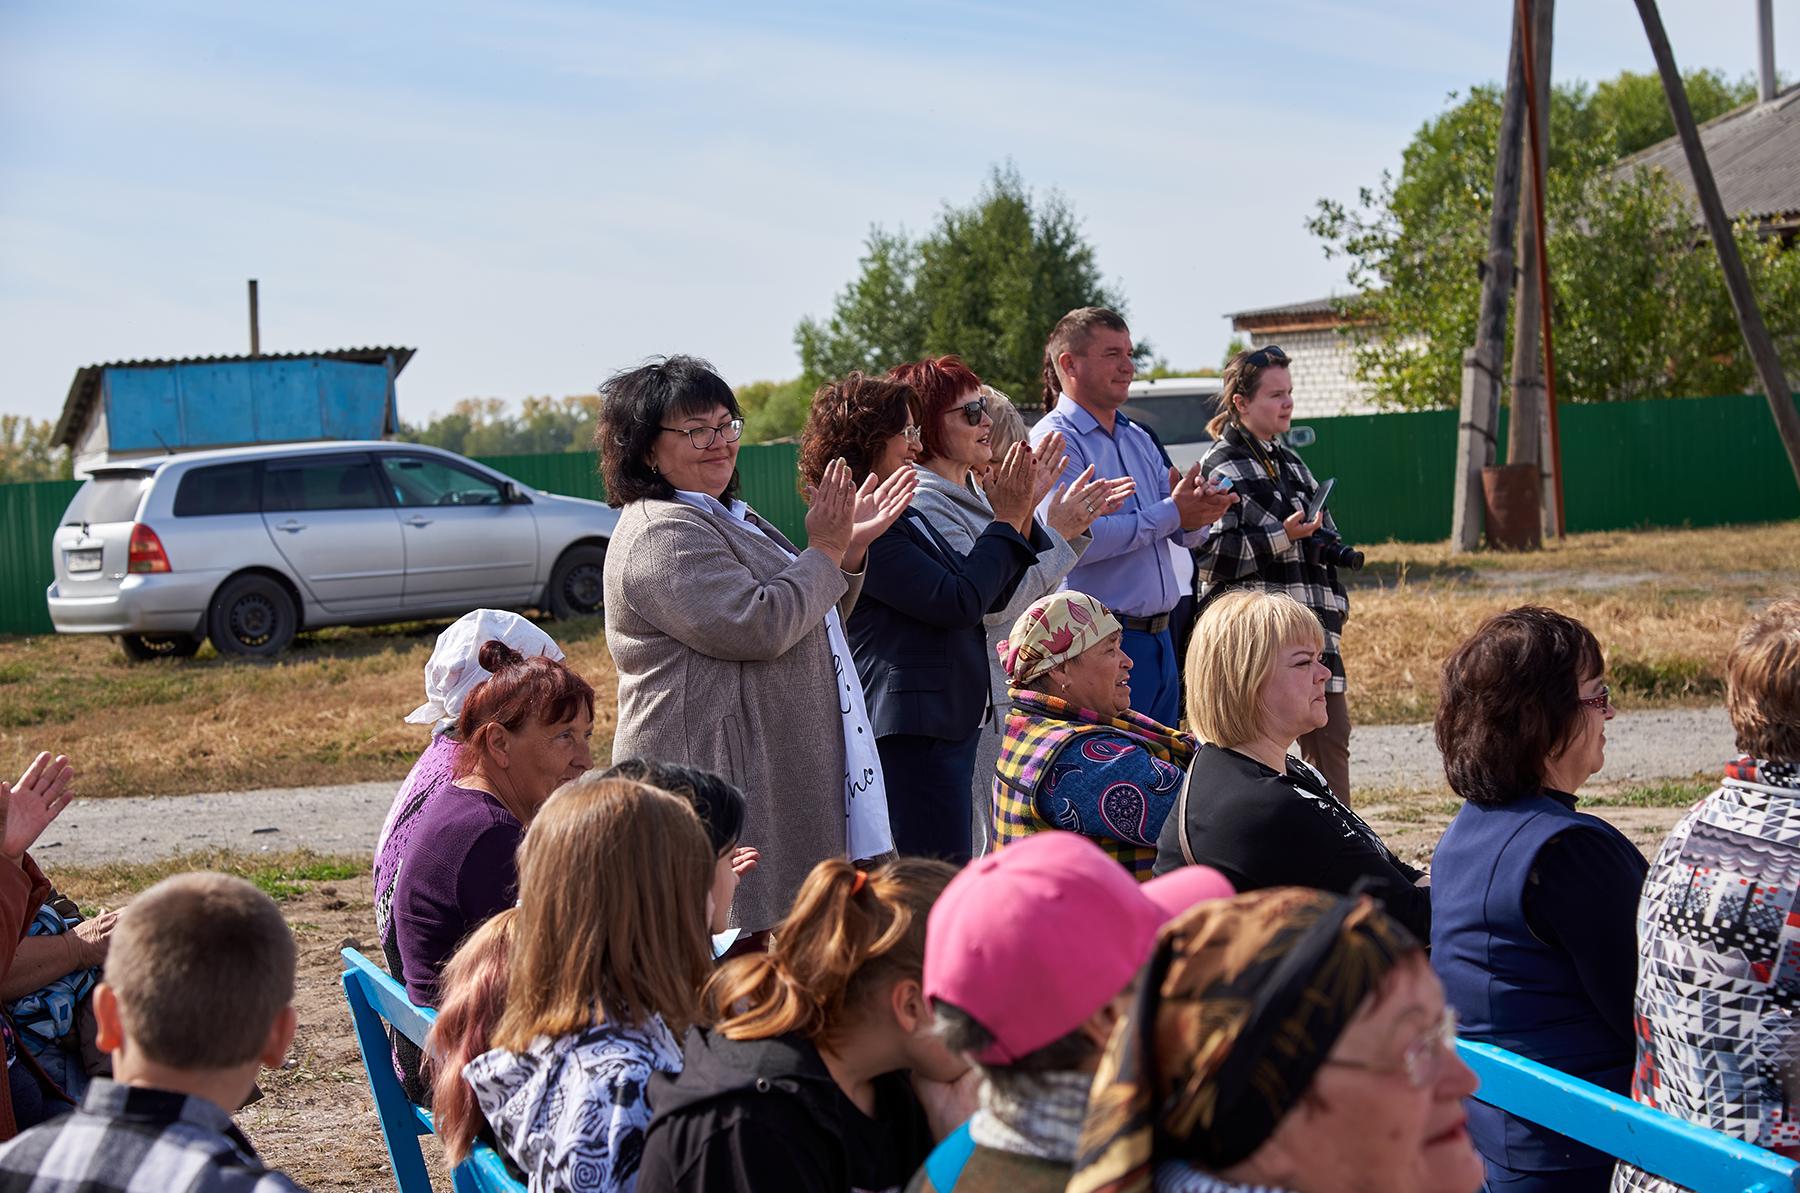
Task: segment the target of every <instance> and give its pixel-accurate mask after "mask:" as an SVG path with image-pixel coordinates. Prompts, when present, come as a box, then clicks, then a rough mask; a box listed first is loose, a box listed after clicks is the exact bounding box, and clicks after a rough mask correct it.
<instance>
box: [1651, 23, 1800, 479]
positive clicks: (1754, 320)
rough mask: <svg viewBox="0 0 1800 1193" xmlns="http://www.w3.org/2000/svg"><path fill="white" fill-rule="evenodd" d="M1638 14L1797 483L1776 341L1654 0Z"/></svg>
mask: <svg viewBox="0 0 1800 1193" xmlns="http://www.w3.org/2000/svg"><path fill="white" fill-rule="evenodd" d="M1637 9H1638V15H1639V16H1641V17H1642V18H1643V19H1644V33H1645V34H1646V35H1647V36H1648V37H1649V38H1650V52H1651V53H1652V54H1653V55H1655V57H1656V70H1657V73H1658V74H1660V75H1661V76H1662V84H1663V93H1664V94H1665V95H1666V96H1668V100H1669V115H1671V116H1673V117H1674V118H1675V132H1676V133H1677V134H1678V135H1679V136H1680V137H1681V148H1682V151H1683V152H1684V153H1686V154H1687V163H1688V172H1689V173H1690V174H1692V175H1693V176H1694V194H1695V196H1696V197H1697V198H1698V199H1699V200H1700V211H1701V214H1703V215H1704V216H1705V217H1706V230H1707V231H1708V232H1709V233H1710V234H1711V235H1712V242H1713V248H1714V249H1716V250H1718V254H1719V267H1720V269H1722V270H1723V271H1724V273H1725V289H1726V291H1727V292H1729V293H1730V295H1731V306H1732V309H1733V310H1735V311H1736V312H1737V321H1738V330H1739V331H1740V332H1742V333H1743V337H1744V343H1745V344H1746V345H1747V346H1748V347H1749V349H1750V359H1751V360H1753V361H1754V362H1755V363H1756V375H1757V377H1758V378H1760V379H1761V381H1762V387H1763V393H1764V394H1766V395H1768V399H1769V409H1770V411H1771V412H1773V413H1774V415H1775V430H1776V432H1777V433H1778V434H1779V435H1780V436H1781V443H1782V446H1783V447H1785V448H1786V449H1787V456H1788V464H1789V465H1790V466H1792V468H1793V470H1794V483H1795V484H1800V411H1797V410H1795V409H1794V398H1793V394H1792V392H1791V391H1790V390H1789V389H1788V382H1787V374H1786V373H1785V372H1783V371H1782V368H1781V359H1780V358H1779V357H1778V356H1776V355H1775V344H1774V341H1772V340H1771V339H1770V338H1769V328H1768V326H1767V325H1766V324H1765V323H1764V322H1763V317H1762V308H1760V307H1758V306H1757V305H1756V295H1755V294H1753V293H1751V291H1750V275H1749V274H1747V273H1746V272H1745V271H1744V259H1743V257H1742V256H1740V255H1739V254H1738V247H1737V241H1736V240H1735V239H1733V237H1732V234H1731V219H1730V217H1728V216H1727V215H1726V214H1725V204H1724V203H1722V202H1720V200H1719V187H1718V184H1717V183H1715V182H1714V181H1713V175H1712V167H1711V166H1710V165H1708V164H1707V161H1706V149H1705V147H1704V146H1702V145H1701V144H1700V130H1699V129H1697V128H1695V127H1694V113H1693V110H1692V109H1691V108H1689V107H1688V100H1687V89H1686V88H1685V87H1683V86H1682V83H1681V75H1680V73H1679V72H1677V71H1676V69H1675V53H1674V51H1673V50H1671V49H1670V48H1669V35H1668V33H1667V32H1666V31H1665V30H1664V29H1663V23H1662V14H1661V13H1659V12H1658V11H1657V9H1656V0H1637Z"/></svg>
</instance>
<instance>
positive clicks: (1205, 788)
mask: <svg viewBox="0 0 1800 1193" xmlns="http://www.w3.org/2000/svg"><path fill="white" fill-rule="evenodd" d="M1184 833H1185V835H1186V838H1187V841H1186V844H1187V847H1188V852H1191V853H1192V854H1193V860H1194V861H1195V862H1197V863H1199V864H1200V865H1203V866H1211V867H1213V869H1215V870H1218V871H1219V872H1220V873H1221V874H1223V875H1225V877H1227V878H1229V879H1230V880H1231V885H1232V886H1234V887H1236V888H1237V889H1238V890H1240V891H1255V890H1261V889H1262V888H1264V887H1271V886H1309V887H1313V888H1315V889H1317V890H1321V891H1335V892H1337V893H1338V894H1344V895H1347V894H1349V893H1351V891H1352V890H1354V889H1355V887H1356V885H1357V883H1359V882H1363V881H1365V880H1366V881H1367V883H1368V885H1367V887H1366V888H1365V889H1366V890H1367V891H1368V893H1369V894H1371V895H1374V896H1375V897H1376V898H1378V899H1380V900H1381V901H1382V902H1383V903H1384V904H1386V906H1387V911H1388V914H1389V915H1391V916H1393V917H1394V918H1395V919H1397V920H1399V921H1400V922H1401V923H1402V924H1405V925H1406V926H1407V927H1408V928H1409V929H1411V931H1412V933H1413V935H1415V936H1417V937H1418V938H1419V939H1420V940H1421V941H1425V940H1430V939H1431V888H1430V887H1422V886H1417V885H1415V883H1416V880H1417V879H1418V877H1419V874H1420V871H1418V870H1415V869H1413V868H1412V867H1411V866H1409V865H1407V864H1406V863H1405V862H1403V861H1401V860H1400V859H1399V858H1396V857H1395V856H1394V855H1393V854H1392V853H1391V852H1389V850H1388V847H1387V846H1386V845H1385V844H1383V843H1382V840H1381V838H1380V837H1378V836H1376V835H1375V830H1374V829H1372V828H1370V827H1369V826H1368V825H1367V824H1366V823H1364V821H1363V818H1362V817H1360V816H1358V815H1357V814H1356V813H1355V812H1352V811H1351V810H1350V809H1349V807H1347V806H1346V805H1345V804H1344V802H1343V801H1342V800H1340V799H1338V798H1337V796H1335V795H1333V794H1332V793H1331V788H1330V787H1328V786H1326V785H1325V780H1324V779H1323V778H1321V777H1320V776H1319V772H1318V771H1316V770H1314V769H1313V768H1312V767H1310V766H1308V765H1306V763H1304V762H1301V761H1300V760H1299V759H1298V758H1293V757H1290V758H1289V759H1288V769H1287V774H1285V775H1278V774H1276V773H1275V772H1274V771H1272V770H1270V769H1269V768H1268V767H1266V766H1264V765H1263V764H1262V763H1260V762H1258V761H1256V759H1254V758H1248V757H1246V756H1244V755H1243V754H1240V753H1238V752H1237V751H1236V750H1222V749H1220V748H1219V747H1218V746H1215V745H1210V744H1209V745H1203V746H1201V747H1200V752H1199V753H1198V754H1196V755H1194V764H1193V766H1192V767H1190V768H1189V769H1188V781H1187V786H1186V787H1185V788H1183V789H1182V793H1181V796H1180V797H1179V798H1178V799H1177V801H1176V804H1175V809H1174V811H1173V812H1171V813H1170V814H1169V818H1168V819H1167V820H1165V821H1163V829H1162V836H1161V837H1159V838H1158V839H1157V842H1156V873H1157V874H1167V873H1168V872H1169V871H1170V870H1174V869H1176V868H1178V867H1180V866H1184V865H1187V864H1188V859H1187V855H1186V854H1185V853H1184V852H1183V850H1182V844H1183V841H1182V836H1183V834H1184Z"/></svg>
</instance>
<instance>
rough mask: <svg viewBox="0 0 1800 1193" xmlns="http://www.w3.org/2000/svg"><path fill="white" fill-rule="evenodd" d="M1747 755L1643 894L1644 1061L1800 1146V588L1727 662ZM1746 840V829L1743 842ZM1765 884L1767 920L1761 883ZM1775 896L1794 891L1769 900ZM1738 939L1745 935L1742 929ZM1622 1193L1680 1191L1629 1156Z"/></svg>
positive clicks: (1650, 1083) (1736, 724)
mask: <svg viewBox="0 0 1800 1193" xmlns="http://www.w3.org/2000/svg"><path fill="white" fill-rule="evenodd" d="M1725 709H1726V711H1727V712H1729V713H1730V714H1731V726H1732V728H1733V729H1734V730H1735V731H1736V733H1737V748H1738V750H1739V751H1741V753H1742V756H1741V757H1740V758H1738V759H1737V760H1736V761H1734V762H1728V763H1726V764H1725V774H1724V777H1723V779H1722V780H1721V781H1720V783H1719V786H1718V788H1717V789H1716V790H1715V791H1713V793H1712V794H1711V795H1708V796H1707V797H1706V798H1705V799H1703V800H1701V801H1700V802H1699V803H1698V804H1696V805H1694V808H1693V809H1692V810H1691V811H1690V812H1688V814H1687V815H1686V816H1684V817H1682V818H1681V821H1680V822H1679V823H1678V824H1676V826H1675V828H1674V829H1673V830H1672V831H1671V832H1670V833H1669V837H1668V839H1667V840H1666V841H1664V842H1663V844H1662V848H1661V849H1659V850H1657V852H1656V859H1655V860H1654V861H1652V862H1651V863H1650V873H1649V876H1648V877H1647V878H1646V879H1645V881H1644V897H1643V901H1642V902H1641V903H1639V904H1638V917H1637V922H1638V934H1639V939H1638V974H1637V1022H1638V1035H1637V1065H1636V1067H1635V1068H1634V1069H1633V1075H1632V1079H1631V1096H1632V1097H1633V1098H1636V1099H1637V1100H1638V1101H1640V1102H1643V1103H1645V1104H1646V1105H1649V1106H1655V1107H1657V1108H1658V1109H1659V1110H1666V1111H1667V1112H1669V1113H1670V1114H1673V1115H1676V1116H1677V1117H1679V1118H1685V1119H1687V1120H1688V1121H1689V1122H1691V1123H1698V1124H1699V1125H1700V1126H1702V1127H1710V1128H1711V1129H1713V1130H1715V1131H1723V1132H1725V1133H1726V1134H1728V1135H1733V1136H1736V1137H1737V1138H1739V1139H1742V1140H1745V1141H1746V1142H1748V1143H1754V1144H1756V1145H1757V1146H1758V1147H1764V1148H1769V1149H1771V1150H1773V1151H1778V1152H1780V1153H1781V1154H1782V1155H1785V1156H1789V1157H1800V1107H1796V1106H1795V1104H1794V1095H1793V1093H1792V1092H1791V1090H1790V1088H1789V1086H1788V1084H1787V1082H1786V1081H1769V1080H1767V1079H1766V1076H1765V1074H1767V1072H1768V1065H1769V1059H1770V1058H1771V1057H1777V1056H1791V1055H1793V1051H1792V1050H1793V1041H1794V1040H1795V1038H1796V1037H1797V1036H1800V1018H1797V1017H1796V1015H1795V1000H1794V995H1795V993H1796V991H1797V990H1800V940H1796V939H1795V938H1794V937H1793V935H1792V934H1791V933H1790V932H1788V931H1785V930H1779V929H1778V928H1777V927H1776V925H1779V924H1780V923H1781V922H1782V921H1783V920H1784V919H1785V920H1790V921H1791V918H1792V917H1793V916H1794V914H1795V913H1796V912H1800V897H1797V895H1800V892H1796V891H1795V890H1794V887H1793V885H1792V881H1791V879H1790V878H1789V877H1788V876H1789V875H1792V874H1793V873H1795V871H1796V870H1797V869H1800V840H1796V839H1795V837H1794V834H1793V833H1792V832H1790V831H1788V826H1789V825H1792V824H1794V823H1795V822H1796V821H1797V820H1800V599H1796V598H1793V597H1789V598H1788V599H1786V600H1781V601H1776V602H1775V603H1774V604H1772V605H1770V606H1769V607H1768V608H1767V609H1765V610H1763V611H1762V612H1761V613H1759V614H1757V615H1756V616H1755V617H1753V618H1751V620H1750V622H1749V624H1748V625H1746V626H1745V627H1744V629H1743V631H1742V632H1741V633H1739V634H1738V639H1737V643H1736V644H1735V645H1734V646H1733V647H1732V648H1731V654H1730V655H1729V656H1728V657H1727V658H1726V661H1725ZM1731 843H1735V844H1731ZM1733 889H1736V890H1740V891H1744V892H1749V891H1756V892H1757V893H1758V895H1759V896H1761V897H1762V898H1763V899H1764V900H1765V902H1764V904H1763V906H1762V907H1761V908H1760V909H1754V910H1760V911H1762V912H1763V913H1765V914H1767V915H1769V916H1770V917H1772V918H1770V919H1768V920H1764V919H1763V918H1761V917H1760V916H1757V915H1755V914H1754V910H1753V908H1752V906H1751V904H1750V903H1748V902H1747V897H1739V898H1714V897H1713V895H1714V893H1715V892H1728V891H1731V890H1733ZM1770 895H1777V896H1778V897H1777V898H1776V899H1775V900H1774V901H1773V902H1769V901H1767V900H1768V898H1769V896H1770ZM1727 942H1731V943H1727ZM1613 1188H1614V1189H1615V1190H1619V1191H1620V1193H1635V1191H1637V1190H1655V1191H1657V1193H1666V1191H1671V1190H1673V1189H1674V1186H1672V1185H1670V1184H1668V1183H1667V1182H1665V1181H1663V1180H1661V1179H1660V1178H1658V1177H1654V1176H1651V1175H1649V1174H1648V1173H1644V1172H1640V1171H1638V1170H1637V1169H1635V1168H1631V1167H1629V1166H1628V1165H1624V1164H1621V1165H1620V1166H1619V1169H1618V1172H1617V1174H1616V1175H1615V1176H1614V1178H1613Z"/></svg>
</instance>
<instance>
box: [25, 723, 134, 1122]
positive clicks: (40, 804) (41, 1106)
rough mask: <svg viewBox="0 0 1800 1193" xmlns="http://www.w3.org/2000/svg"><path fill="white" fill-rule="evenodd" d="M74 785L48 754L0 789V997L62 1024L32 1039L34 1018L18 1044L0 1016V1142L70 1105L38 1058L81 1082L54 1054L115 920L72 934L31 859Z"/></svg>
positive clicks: (109, 917)
mask: <svg viewBox="0 0 1800 1193" xmlns="http://www.w3.org/2000/svg"><path fill="white" fill-rule="evenodd" d="M74 780H75V768H74V767H73V766H71V765H70V763H69V760H68V758H67V757H66V756H64V755H62V754H58V755H56V756H55V757H54V758H53V757H51V756H50V754H49V753H47V752H44V753H40V754H38V755H37V756H36V757H35V758H33V759H32V761H31V763H30V764H29V765H28V766H26V768H25V771H24V773H23V774H21V775H20V776H19V778H18V781H17V782H16V783H7V782H6V781H5V780H0V989H3V990H5V991H6V998H7V999H8V1000H9V1001H11V1000H14V999H20V998H24V999H27V1000H31V999H33V998H34V997H36V996H40V995H41V996H42V998H41V999H39V1000H38V1001H37V1002H34V1003H32V1005H33V1006H35V1007H37V1009H38V1011H39V1012H42V1011H44V1010H48V1009H51V1008H50V1007H49V1004H50V1002H51V1001H52V1000H54V1003H55V1010H56V1011H57V1012H59V1013H60V1014H61V1016H62V1021H61V1023H60V1024H57V1023H51V1024H47V1025H45V1026H46V1027H48V1028H49V1030H48V1031H47V1032H38V1031H35V1030H34V1029H35V1028H37V1027H38V1026H39V1022H41V1020H42V1018H43V1016H42V1015H41V1014H37V1015H34V1016H32V1019H33V1020H34V1021H33V1022H26V1023H21V1024H20V1027H22V1028H23V1029H25V1030H24V1031H23V1032H21V1033H20V1034H17V1035H15V1033H14V1030H13V1023H12V1022H9V1021H7V1020H6V1019H5V1018H4V1017H3V1016H0V1036H3V1037H4V1040H3V1043H4V1046H5V1056H6V1082H5V1085H4V1086H3V1087H0V1140H4V1139H11V1138H12V1137H13V1135H15V1134H16V1133H17V1132H19V1131H22V1130H24V1129H25V1128H26V1127H31V1126H35V1125H37V1124H38V1123H40V1122H42V1121H43V1120H44V1119H45V1118H46V1117H47V1116H49V1115H50V1114H53V1113H56V1112H58V1111H59V1110H60V1109H66V1108H67V1107H68V1105H69V1101H70V1099H69V1098H68V1096H67V1095H66V1094H65V1093H64V1091H63V1090H62V1089H61V1088H60V1087H59V1086H58V1084H57V1077H56V1076H52V1075H51V1074H50V1073H49V1072H46V1069H45V1065H44V1064H42V1063H40V1061H39V1059H38V1057H39V1054H40V1053H42V1054H44V1055H45V1056H46V1057H47V1058H48V1059H49V1061H50V1062H51V1064H52V1065H53V1066H55V1067H57V1068H58V1069H59V1073H60V1075H66V1076H73V1077H76V1078H77V1079H81V1078H85V1077H86V1075H87V1071H86V1069H85V1068H84V1067H83V1066H82V1065H81V1063H80V1060H79V1058H78V1057H75V1056H70V1057H68V1058H67V1061H66V1063H59V1062H61V1061H62V1058H60V1057H58V1056H57V1055H55V1054H56V1053H57V1052H59V1051H60V1050H61V1045H60V1044H59V1043H58V1039H59V1038H66V1037H68V1036H69V1035H71V1033H72V1032H73V1029H74V1023H73V1015H74V1009H75V1001H76V1000H75V998H73V997H71V996H72V995H73V994H74V992H75V991H76V990H78V989H81V990H83V991H84V992H85V990H91V989H92V987H93V984H94V980H95V970H94V968H93V967H95V966H98V965H99V964H100V963H101V962H103V961H104V960H105V958H106V951H107V943H108V940H109V938H110V936H111V934H112V929H113V924H114V922H115V921H116V920H117V918H118V916H117V913H108V914H106V915H101V916H97V917H95V918H94V919H91V920H84V921H82V922H80V923H77V924H74V925H72V926H71V924H70V922H69V920H68V919H67V918H65V917H64V916H63V915H62V914H61V913H59V912H58V911H57V910H56V909H55V908H54V907H52V906H50V905H49V903H48V902H47V901H48V900H50V899H51V898H52V896H53V892H52V891H51V889H50V883H49V880H48V879H46V878H45V877H44V872H43V871H42V870H40V869H38V866H37V863H36V862H34V861H33V860H32V859H31V854H30V852H29V851H30V849H31V847H32V845H34V844H35V843H36V842H37V839H38V837H39V836H40V835H41V834H42V833H43V831H44V830H45V829H46V828H48V827H49V826H50V822H51V821H52V820H55V819H56V818H57V817H58V816H59V815H61V814H62V811H63V809H64V808H67V807H68V806H69V803H70V801H71V800H73V799H74V798H75V796H74V792H72V791H71V790H70V785H71V784H72V783H73V782H74ZM48 917H54V918H55V920H56V922H57V925H58V928H59V930H57V931H53V932H51V931H46V930H45V929H46V928H47V927H48V923H47V919H48ZM77 918H78V917H77ZM40 924H41V925H43V926H42V927H40ZM15 1005H17V1004H16V1003H15Z"/></svg>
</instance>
